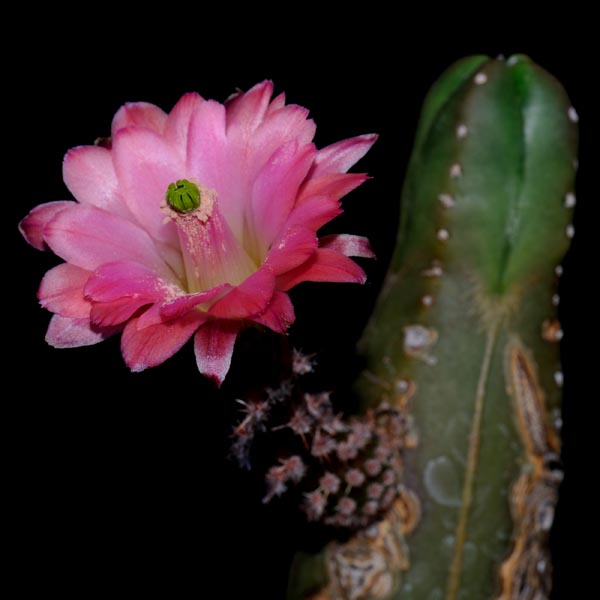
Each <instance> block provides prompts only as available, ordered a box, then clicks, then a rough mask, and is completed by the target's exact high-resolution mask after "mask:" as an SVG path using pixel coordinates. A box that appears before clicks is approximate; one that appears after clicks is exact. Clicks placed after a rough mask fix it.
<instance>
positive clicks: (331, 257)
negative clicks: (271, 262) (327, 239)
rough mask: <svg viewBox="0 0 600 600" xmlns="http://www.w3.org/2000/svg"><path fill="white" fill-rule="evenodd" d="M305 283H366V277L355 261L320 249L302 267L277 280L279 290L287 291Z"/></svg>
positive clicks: (325, 249)
mask: <svg viewBox="0 0 600 600" xmlns="http://www.w3.org/2000/svg"><path fill="white" fill-rule="evenodd" d="M303 281H331V282H338V283H344V282H345V283H364V282H365V281H366V276H365V272H364V271H363V270H362V269H361V268H360V267H359V266H358V265H357V264H356V263H355V262H354V261H352V260H350V259H349V258H346V257H345V256H343V255H342V254H340V253H339V252H335V251H334V250H329V249H327V248H319V249H318V250H317V251H316V252H315V253H314V254H313V255H312V257H311V258H310V259H309V260H307V261H306V263H304V264H303V265H302V266H300V267H298V268H297V269H294V270H293V271H290V272H289V273H286V274H285V275H280V276H279V277H278V278H277V289H279V290H283V291H287V290H289V289H290V288H293V287H294V286H296V285H298V284H299V283H302V282H303Z"/></svg>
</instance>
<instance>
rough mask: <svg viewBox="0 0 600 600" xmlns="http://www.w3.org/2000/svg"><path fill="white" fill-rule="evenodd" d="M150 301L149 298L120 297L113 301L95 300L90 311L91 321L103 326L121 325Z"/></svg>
mask: <svg viewBox="0 0 600 600" xmlns="http://www.w3.org/2000/svg"><path fill="white" fill-rule="evenodd" d="M148 303H149V301H148V299H147V298H119V299H118V300H112V301H111V302H94V303H93V304H92V310H91V311H90V321H91V322H92V323H93V324H94V325H99V326H101V327H107V326H109V325H119V324H120V323H124V322H125V321H127V319H129V318H130V317H132V316H133V315H134V314H135V313H136V311H137V310H138V309H140V308H141V307H142V306H145V305H147V304H148Z"/></svg>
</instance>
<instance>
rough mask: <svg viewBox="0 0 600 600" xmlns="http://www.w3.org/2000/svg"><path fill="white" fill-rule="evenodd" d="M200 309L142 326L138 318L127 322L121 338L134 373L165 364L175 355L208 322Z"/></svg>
mask: <svg viewBox="0 0 600 600" xmlns="http://www.w3.org/2000/svg"><path fill="white" fill-rule="evenodd" d="M205 319H206V316H204V315H203V314H202V313H200V312H196V313H190V314H188V315H187V316H185V317H183V318H181V319H173V320H171V321H167V322H165V323H158V324H156V325H150V326H149V327H145V328H144V329H138V327H137V323H136V319H132V320H131V321H129V322H128V323H127V325H126V326H125V329H124V330H123V336H122V337H121V352H122V354H123V358H124V359H125V362H126V363H127V366H128V367H129V368H130V369H131V370H132V371H134V372H137V371H143V370H144V369H147V368H149V367H155V366H156V365H159V364H161V363H162V362H164V361H165V360H167V358H170V357H171V356H173V354H175V353H176V352H177V351H178V350H179V349H180V348H181V347H182V346H183V345H184V344H185V343H186V342H187V341H188V340H189V339H190V337H192V335H193V334H194V331H196V329H198V327H199V326H200V325H201V324H202V323H203V322H204V320H205Z"/></svg>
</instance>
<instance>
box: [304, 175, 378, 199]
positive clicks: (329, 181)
mask: <svg viewBox="0 0 600 600" xmlns="http://www.w3.org/2000/svg"><path fill="white" fill-rule="evenodd" d="M368 178H369V177H368V176H367V175H365V174H364V173H329V174H328V175H321V176H320V177H312V176H311V177H310V178H308V179H307V180H306V183H305V184H304V185H303V186H302V190H301V191H300V194H299V196H298V203H299V204H300V203H302V202H303V201H305V200H306V199H309V198H310V197H311V196H326V197H328V198H331V199H332V200H339V199H340V198H342V197H343V196H345V195H346V194H349V193H350V192H351V191H352V190H354V189H355V188H357V187H358V186H359V185H361V184H362V183H364V182H365V181H366V180H367V179H368Z"/></svg>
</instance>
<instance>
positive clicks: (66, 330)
mask: <svg viewBox="0 0 600 600" xmlns="http://www.w3.org/2000/svg"><path fill="white" fill-rule="evenodd" d="M118 330H119V329H118V328H116V327H96V326H95V325H92V324H91V323H90V320H89V318H83V319H70V318H69V317H63V316H61V315H54V316H53V317H52V319H50V325H49V326H48V331H47V333H46V342H48V344H50V345H51V346H54V347H55V348H78V347H79V346H92V345H94V344H97V343H98V342H102V341H103V340H105V339H106V338H107V337H110V336H111V335H113V334H114V333H116V332H117V331H118Z"/></svg>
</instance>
